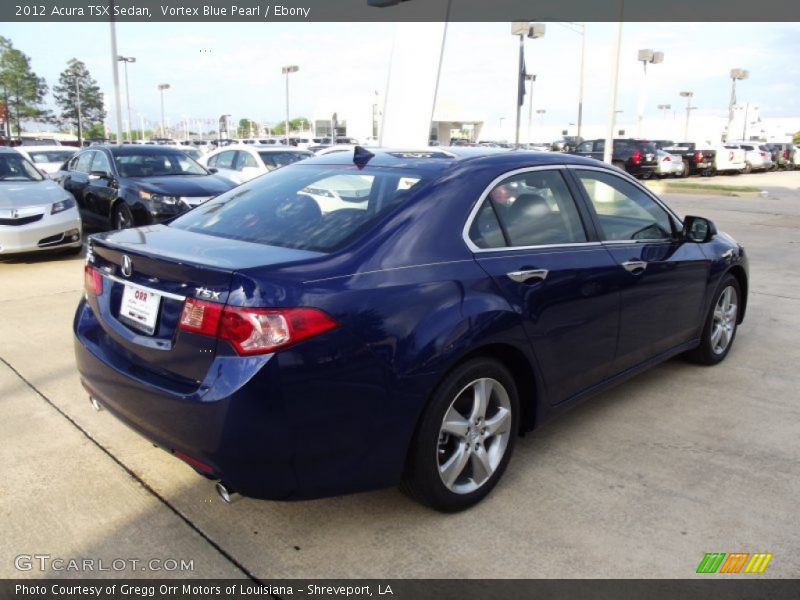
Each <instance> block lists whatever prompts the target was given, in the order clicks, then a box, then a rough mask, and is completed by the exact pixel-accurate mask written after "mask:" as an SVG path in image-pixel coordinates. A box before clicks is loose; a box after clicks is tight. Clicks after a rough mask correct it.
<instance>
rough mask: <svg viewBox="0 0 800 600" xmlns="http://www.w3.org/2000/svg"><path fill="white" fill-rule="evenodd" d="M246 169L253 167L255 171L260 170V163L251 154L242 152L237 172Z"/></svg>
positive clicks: (237, 164)
mask: <svg viewBox="0 0 800 600" xmlns="http://www.w3.org/2000/svg"><path fill="white" fill-rule="evenodd" d="M245 167H252V168H254V169H257V168H258V163H257V162H256V159H255V158H253V155H252V154H250V153H249V152H244V151H240V152H239V158H238V160H237V163H236V170H237V171H241V170H242V169H244V168H245Z"/></svg>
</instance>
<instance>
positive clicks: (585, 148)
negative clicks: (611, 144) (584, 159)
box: [576, 142, 594, 152]
mask: <svg viewBox="0 0 800 600" xmlns="http://www.w3.org/2000/svg"><path fill="white" fill-rule="evenodd" d="M593 143H594V142H583V143H582V144H581V145H580V146H578V149H577V150H576V152H591V151H592V144H593Z"/></svg>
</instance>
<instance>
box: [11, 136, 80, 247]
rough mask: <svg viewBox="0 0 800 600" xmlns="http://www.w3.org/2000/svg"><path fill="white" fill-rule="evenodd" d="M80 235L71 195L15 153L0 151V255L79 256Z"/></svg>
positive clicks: (73, 199)
mask: <svg viewBox="0 0 800 600" xmlns="http://www.w3.org/2000/svg"><path fill="white" fill-rule="evenodd" d="M81 232H82V228H81V218H80V215H79V214H78V208H77V205H76V204H75V198H73V196H72V194H70V193H69V192H67V191H66V190H64V188H62V187H61V186H59V185H58V184H57V183H56V182H54V181H52V180H50V179H48V178H46V177H45V176H44V175H42V173H41V172H40V171H39V170H38V169H37V168H36V167H35V166H33V163H31V162H30V161H29V160H28V159H27V158H25V157H24V156H22V154H20V153H19V152H17V151H16V150H14V149H12V148H3V147H0V255H6V254H14V253H18V252H35V251H42V250H53V249H62V248H63V249H67V250H70V251H74V252H79V251H80V249H81Z"/></svg>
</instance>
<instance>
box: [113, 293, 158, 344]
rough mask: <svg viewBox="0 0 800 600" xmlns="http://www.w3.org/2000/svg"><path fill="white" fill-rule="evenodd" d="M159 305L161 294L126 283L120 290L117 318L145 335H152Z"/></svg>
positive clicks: (154, 330)
mask: <svg viewBox="0 0 800 600" xmlns="http://www.w3.org/2000/svg"><path fill="white" fill-rule="evenodd" d="M160 306H161V296H159V295H158V294H156V293H154V292H151V291H150V290H145V289H142V288H140V287H135V286H132V285H126V286H125V289H124V290H123V292H122V303H121V305H120V307H119V319H120V321H122V322H124V323H126V324H128V325H130V326H131V327H134V328H136V329H138V330H139V331H143V332H144V333H146V334H147V335H153V334H154V333H155V332H156V321H157V320H158V309H159V308H160Z"/></svg>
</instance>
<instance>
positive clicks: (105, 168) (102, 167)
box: [92, 152, 111, 175]
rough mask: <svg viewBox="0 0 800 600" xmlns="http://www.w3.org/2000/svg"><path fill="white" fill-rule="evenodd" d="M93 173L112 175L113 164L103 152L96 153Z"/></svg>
mask: <svg viewBox="0 0 800 600" xmlns="http://www.w3.org/2000/svg"><path fill="white" fill-rule="evenodd" d="M92 171H100V172H102V173H107V174H108V175H111V163H110V162H109V161H108V157H107V156H106V155H105V153H103V152H95V153H94V159H93V160H92Z"/></svg>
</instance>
